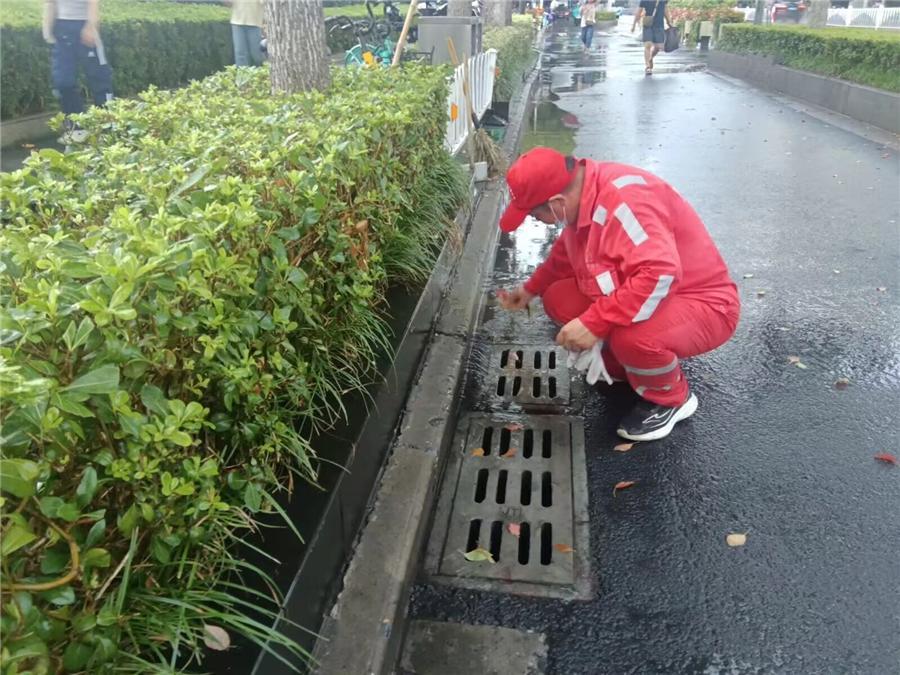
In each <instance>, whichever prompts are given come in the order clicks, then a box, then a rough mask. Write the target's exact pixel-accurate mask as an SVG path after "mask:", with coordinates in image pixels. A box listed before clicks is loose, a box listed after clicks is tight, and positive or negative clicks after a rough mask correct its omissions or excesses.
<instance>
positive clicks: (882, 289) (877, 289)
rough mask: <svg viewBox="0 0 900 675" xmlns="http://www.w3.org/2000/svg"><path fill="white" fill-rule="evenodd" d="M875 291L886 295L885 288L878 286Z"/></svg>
mask: <svg viewBox="0 0 900 675" xmlns="http://www.w3.org/2000/svg"><path fill="white" fill-rule="evenodd" d="M875 290H876V291H878V292H879V293H887V286H879V287H878V288H876V289H875Z"/></svg>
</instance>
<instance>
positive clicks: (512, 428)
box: [504, 422, 525, 431]
mask: <svg viewBox="0 0 900 675" xmlns="http://www.w3.org/2000/svg"><path fill="white" fill-rule="evenodd" d="M504 428H505V429H506V430H507V431H522V429H524V428H525V427H524V426H522V425H521V424H519V423H518V422H513V423H512V424H507V425H506V427H504Z"/></svg>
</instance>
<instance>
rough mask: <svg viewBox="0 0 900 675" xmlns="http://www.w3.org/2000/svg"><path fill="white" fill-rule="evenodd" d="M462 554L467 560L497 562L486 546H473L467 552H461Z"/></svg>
mask: <svg viewBox="0 0 900 675" xmlns="http://www.w3.org/2000/svg"><path fill="white" fill-rule="evenodd" d="M463 555H464V556H465V558H466V560H468V561H469V562H489V563H493V562H497V561H496V560H494V556H493V555H491V552H490V551H488V550H487V549H486V548H474V549H472V550H471V551H469V552H468V553H463Z"/></svg>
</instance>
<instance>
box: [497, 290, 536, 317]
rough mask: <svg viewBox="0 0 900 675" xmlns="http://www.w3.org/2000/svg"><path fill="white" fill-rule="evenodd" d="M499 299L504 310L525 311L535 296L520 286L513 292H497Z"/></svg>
mask: <svg viewBox="0 0 900 675" xmlns="http://www.w3.org/2000/svg"><path fill="white" fill-rule="evenodd" d="M497 299H498V300H499V301H500V306H501V307H502V308H503V309H508V310H510V311H516V310H520V309H525V308H526V307H527V306H528V303H529V302H531V301H532V300H534V296H533V295H532V294H531V293H529V292H528V291H526V290H525V287H524V286H519V287H518V288H514V289H513V290H511V291H509V290H506V289H503V288H501V289H500V290H499V291H497Z"/></svg>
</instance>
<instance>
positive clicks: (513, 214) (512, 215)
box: [500, 204, 528, 232]
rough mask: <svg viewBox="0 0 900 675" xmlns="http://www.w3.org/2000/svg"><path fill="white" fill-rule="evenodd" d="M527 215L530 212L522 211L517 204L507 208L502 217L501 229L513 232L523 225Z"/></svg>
mask: <svg viewBox="0 0 900 675" xmlns="http://www.w3.org/2000/svg"><path fill="white" fill-rule="evenodd" d="M527 215H528V211H526V210H525V209H520V208H519V207H518V206H516V205H515V204H510V205H509V206H507V207H506V211H504V212H503V215H502V216H500V229H501V230H503V231H504V232H512V231H513V230H515V229H516V228H518V227H519V225H521V224H522V221H524V220H525V217H526V216H527Z"/></svg>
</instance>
